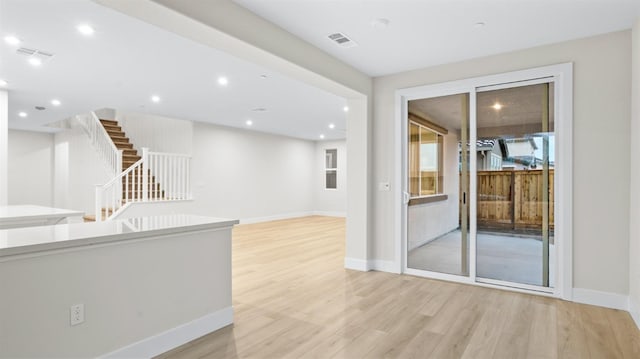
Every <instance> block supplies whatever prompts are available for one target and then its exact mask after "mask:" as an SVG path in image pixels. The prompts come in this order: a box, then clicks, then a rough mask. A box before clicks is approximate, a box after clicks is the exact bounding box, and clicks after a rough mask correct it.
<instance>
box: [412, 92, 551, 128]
mask: <svg viewBox="0 0 640 359" xmlns="http://www.w3.org/2000/svg"><path fill="white" fill-rule="evenodd" d="M544 90H545V85H543V84H537V85H526V86H519V87H510V88H506V89H500V90H491V91H481V92H478V94H477V99H476V101H477V105H476V107H477V113H476V123H477V126H478V129H486V128H503V130H504V131H508V130H511V129H512V128H513V127H514V126H526V125H537V126H539V127H540V128H539V129H537V130H536V131H541V130H542V129H541V126H542V110H543V107H542V99H543V97H544V96H545V92H544ZM553 91H554V86H553V83H551V84H550V86H549V93H548V101H549V103H548V106H549V109H550V111H549V121H550V123H551V124H553V122H554V111H553V106H554V95H553ZM468 101H469V100H468V99H466V98H465V97H464V96H463V95H462V94H458V95H448V96H440V97H432V98H426V99H419V100H412V101H409V111H411V112H414V113H415V114H417V115H420V116H422V117H425V118H426V119H428V120H430V121H431V122H433V123H435V124H437V125H439V126H441V127H444V128H446V129H448V130H450V131H454V130H460V126H461V122H462V121H461V116H462V113H463V106H467V107H468V106H469V102H468ZM495 104H500V105H501V106H502V107H501V108H500V109H499V110H496V109H495V108H494V105H495ZM552 126H553V125H552ZM526 127H527V128H528V129H532V128H534V127H535V126H526Z"/></svg>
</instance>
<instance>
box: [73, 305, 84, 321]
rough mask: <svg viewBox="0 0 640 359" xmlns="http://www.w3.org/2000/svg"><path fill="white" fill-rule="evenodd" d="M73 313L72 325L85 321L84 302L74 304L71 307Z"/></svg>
mask: <svg viewBox="0 0 640 359" xmlns="http://www.w3.org/2000/svg"><path fill="white" fill-rule="evenodd" d="M69 314H70V315H71V317H70V320H71V325H78V324H81V323H83V322H84V304H74V305H72V306H71V308H69Z"/></svg>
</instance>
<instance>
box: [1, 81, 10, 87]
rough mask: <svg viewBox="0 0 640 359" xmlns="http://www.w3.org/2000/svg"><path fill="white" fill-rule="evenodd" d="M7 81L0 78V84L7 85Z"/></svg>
mask: <svg viewBox="0 0 640 359" xmlns="http://www.w3.org/2000/svg"><path fill="white" fill-rule="evenodd" d="M8 84H9V83H8V82H7V81H5V80H0V86H2V87H4V86H7V85H8Z"/></svg>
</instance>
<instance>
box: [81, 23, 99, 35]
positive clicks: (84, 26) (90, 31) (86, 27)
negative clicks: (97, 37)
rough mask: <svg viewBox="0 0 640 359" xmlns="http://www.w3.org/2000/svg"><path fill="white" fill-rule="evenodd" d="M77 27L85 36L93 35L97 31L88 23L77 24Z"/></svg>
mask: <svg viewBox="0 0 640 359" xmlns="http://www.w3.org/2000/svg"><path fill="white" fill-rule="evenodd" d="M76 29H78V32H79V33H81V34H82V35H84V36H91V35H93V33H95V32H96V31H95V30H94V29H93V28H92V27H91V26H90V25H87V24H81V25H78V26H76Z"/></svg>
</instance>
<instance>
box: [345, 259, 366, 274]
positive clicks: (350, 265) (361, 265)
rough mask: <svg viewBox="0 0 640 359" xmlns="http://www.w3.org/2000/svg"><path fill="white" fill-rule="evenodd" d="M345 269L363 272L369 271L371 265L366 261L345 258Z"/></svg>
mask: <svg viewBox="0 0 640 359" xmlns="http://www.w3.org/2000/svg"><path fill="white" fill-rule="evenodd" d="M344 267H345V268H346V269H352V270H359V271H361V272H368V271H369V263H368V262H367V261H366V260H364V259H357V258H349V257H345V258H344Z"/></svg>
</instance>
